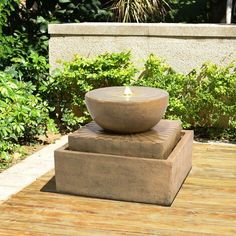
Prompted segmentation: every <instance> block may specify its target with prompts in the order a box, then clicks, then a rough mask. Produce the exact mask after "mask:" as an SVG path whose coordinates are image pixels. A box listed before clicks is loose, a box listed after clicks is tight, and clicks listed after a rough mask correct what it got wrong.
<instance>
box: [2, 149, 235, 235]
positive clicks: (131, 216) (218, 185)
mask: <svg viewBox="0 0 236 236" xmlns="http://www.w3.org/2000/svg"><path fill="white" fill-rule="evenodd" d="M53 175H54V173H53V172H50V173H48V174H47V175H45V176H43V177H41V178H40V179H39V180H37V181H36V182H34V183H33V184H31V185H30V186H28V187H27V188H25V189H24V190H23V191H21V192H19V193H18V194H16V195H14V196H13V197H12V198H11V199H9V200H8V201H6V202H4V203H2V204H1V205H0V235H4V236H5V235H35V236H37V235H181V236H182V235H183V236H185V235H188V236H189V235H214V236H216V235H221V236H222V235H232V236H233V235H236V147H235V146H219V145H205V144H194V154H193V169H192V171H191V173H190V175H189V176H188V178H187V179H186V181H185V183H184V185H183V187H182V189H181V190H180V192H179V193H178V195H177V197H176V199H175V201H174V203H173V204H172V206H171V207H160V206H156V205H148V204H138V203H128V202H119V201H109V200H102V199H95V198H94V199H92V198H85V197H78V196H72V195H66V194H58V193H55V183H54V179H51V178H52V177H53ZM50 179H51V180H50Z"/></svg>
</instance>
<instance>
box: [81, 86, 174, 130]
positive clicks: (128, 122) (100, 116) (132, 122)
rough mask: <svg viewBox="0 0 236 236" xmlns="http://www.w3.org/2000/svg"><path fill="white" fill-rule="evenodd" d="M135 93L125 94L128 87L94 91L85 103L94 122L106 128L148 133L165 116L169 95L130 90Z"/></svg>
mask: <svg viewBox="0 0 236 236" xmlns="http://www.w3.org/2000/svg"><path fill="white" fill-rule="evenodd" d="M130 89H131V91H132V94H126V95H125V94H124V91H125V87H122V86H120V87H105V88H100V89H94V90H92V91H90V92H88V93H86V95H85V102H86V106H87V108H88V111H89V113H90V115H91V116H92V118H93V120H94V121H95V122H96V123H97V124H98V125H99V126H101V127H102V128H103V129H105V130H108V131H113V132H116V133H127V134H129V133H138V132H145V131H147V130H149V129H151V128H152V127H153V126H155V125H156V124H157V123H158V122H159V121H160V120H161V118H162V117H163V115H164V113H165V111H166V108H167V106H168V99H169V94H168V93H167V92H166V91H165V90H161V89H157V88H150V87H134V86H133V87H130Z"/></svg>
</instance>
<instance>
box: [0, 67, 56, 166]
mask: <svg viewBox="0 0 236 236" xmlns="http://www.w3.org/2000/svg"><path fill="white" fill-rule="evenodd" d="M34 90H35V86H33V85H32V83H30V82H27V83H26V82H22V81H16V80H14V79H13V78H12V76H10V75H9V74H6V73H4V72H1V71H0V163H3V162H4V161H6V160H7V159H8V158H9V157H10V153H11V152H13V151H14V150H15V148H16V145H17V144H20V143H26V142H30V141H31V140H32V139H33V137H34V136H36V135H39V134H45V132H46V131H47V130H48V129H51V130H54V131H55V126H54V122H53V121H52V120H51V119H50V118H49V108H48V105H47V102H43V101H42V100H41V99H40V97H39V96H38V95H33V91H34Z"/></svg>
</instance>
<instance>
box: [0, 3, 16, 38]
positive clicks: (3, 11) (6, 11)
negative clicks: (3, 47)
mask: <svg viewBox="0 0 236 236" xmlns="http://www.w3.org/2000/svg"><path fill="white" fill-rule="evenodd" d="M17 3H19V0H1V1H0V35H1V33H2V27H3V26H6V25H7V23H8V17H9V16H10V15H11V13H12V12H13V11H14V6H15V5H16V4H17Z"/></svg>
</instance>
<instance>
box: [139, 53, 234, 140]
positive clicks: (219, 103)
mask: <svg viewBox="0 0 236 236" xmlns="http://www.w3.org/2000/svg"><path fill="white" fill-rule="evenodd" d="M134 84H135V85H139V86H150V87H158V88H162V89H165V90H167V91H168V92H169V94H170V103H169V107H168V109H167V112H166V118H168V119H173V118H174V119H176V118H177V119H180V120H181V121H182V122H183V125H184V127H185V128H193V129H195V130H196V132H197V133H198V134H200V135H201V136H202V137H203V136H205V137H208V138H213V139H217V138H222V137H223V136H226V137H227V138H230V139H236V136H235V132H233V131H236V62H235V61H234V62H232V63H230V64H229V65H227V66H219V65H216V64H213V63H205V64H203V66H202V67H201V68H200V69H197V70H193V71H191V72H190V73H189V74H188V75H184V74H180V73H176V72H175V71H174V70H173V69H171V68H170V66H168V65H167V64H166V63H165V62H164V61H163V60H161V59H159V58H157V57H156V56H154V55H150V57H149V58H148V60H147V62H146V64H145V71H144V72H143V73H142V74H141V76H140V78H139V79H138V80H137V81H136V82H135V83H134ZM230 133H231V135H230Z"/></svg>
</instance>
